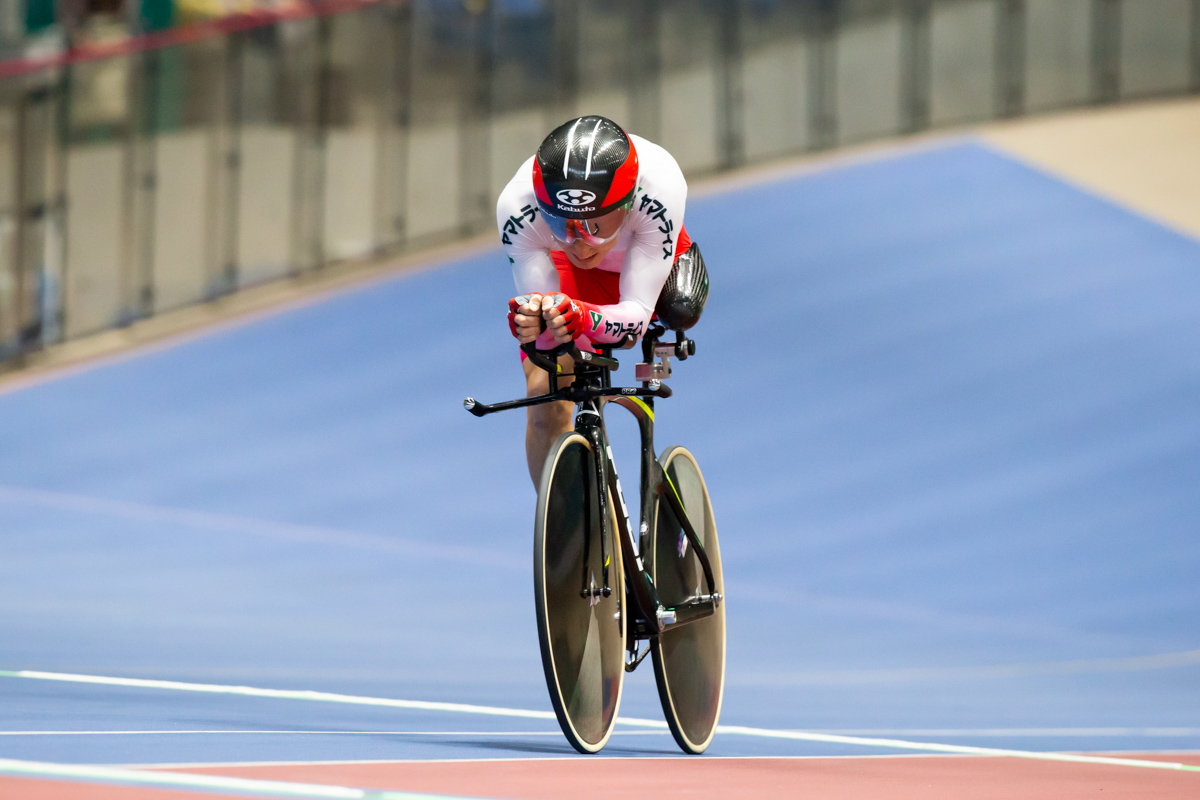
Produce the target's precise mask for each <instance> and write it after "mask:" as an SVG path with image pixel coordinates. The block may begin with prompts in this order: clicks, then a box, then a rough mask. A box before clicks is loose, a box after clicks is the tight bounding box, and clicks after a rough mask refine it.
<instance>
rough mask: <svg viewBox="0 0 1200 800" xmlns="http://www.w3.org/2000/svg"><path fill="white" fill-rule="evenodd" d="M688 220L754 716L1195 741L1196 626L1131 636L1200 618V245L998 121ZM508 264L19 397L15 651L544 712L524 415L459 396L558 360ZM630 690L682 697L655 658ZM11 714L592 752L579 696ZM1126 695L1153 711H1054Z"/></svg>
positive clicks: (781, 183) (698, 383) (144, 670)
mask: <svg viewBox="0 0 1200 800" xmlns="http://www.w3.org/2000/svg"><path fill="white" fill-rule="evenodd" d="M688 229H689V231H690V232H691V233H692V234H693V235H694V236H695V238H696V240H697V241H698V242H699V243H700V245H701V247H702V249H703V251H704V254H705V258H706V261H707V263H708V264H709V268H710V272H711V274H712V276H713V292H712V298H711V301H710V304H709V308H708V310H707V312H706V314H705V318H704V320H703V321H702V322H701V324H700V325H699V326H698V327H697V328H696V329H695V330H694V334H695V338H696V339H697V341H698V347H699V353H698V355H697V357H696V358H695V359H694V360H689V361H687V362H685V363H682V364H678V365H677V366H676V370H675V374H676V377H675V379H674V380H673V381H672V385H673V386H674V388H675V390H676V396H675V397H674V398H672V399H671V400H668V401H665V402H663V403H662V404H661V405H660V414H659V417H660V420H659V425H658V443H659V445H660V447H662V446H666V445H668V444H672V443H675V442H680V443H684V444H687V445H688V447H689V448H690V449H691V450H692V451H693V452H694V453H695V454H696V455H697V457H698V459H699V461H700V463H701V465H702V466H703V468H704V470H705V474H706V477H707V480H708V483H709V486H710V489H711V492H712V496H713V503H714V506H715V509H716V513H717V519H718V522H719V524H720V526H721V537H722V551H723V555H724V559H725V569H726V576H727V578H726V580H727V589H728V595H729V606H728V608H729V647H730V655H729V670H728V684H727V694H726V705H725V710H724V714H723V721H725V722H727V723H730V724H739V725H757V726H764V727H772V728H803V729H826V730H828V729H839V730H888V731H891V732H894V733H897V734H898V735H899V732H900V731H907V733H904V734H903V735H904V736H905V737H906V738H912V739H926V740H929V741H948V742H962V743H969V744H983V745H996V746H1004V747H1021V748H1029V749H1079V750H1100V749H1109V750H1111V749H1139V750H1149V749H1183V748H1197V747H1200V731H1198V730H1197V729H1196V728H1195V727H1192V728H1191V729H1190V732H1189V731H1175V732H1173V733H1172V732H1169V731H1168V732H1164V731H1159V732H1158V734H1159V735H1146V734H1147V732H1146V731H1138V730H1132V729H1139V728H1164V727H1186V726H1195V725H1196V724H1197V720H1198V719H1200V657H1197V654H1196V653H1193V654H1192V655H1191V656H1188V655H1182V656H1169V657H1166V658H1161V659H1157V660H1156V659H1144V660H1140V661H1139V660H1136V659H1139V658H1142V657H1151V656H1160V655H1163V654H1178V653H1187V652H1188V651H1196V650H1197V649H1198V648H1200V629H1198V628H1197V624H1196V621H1197V619H1200V581H1198V580H1197V578H1196V576H1197V575H1198V574H1200V535H1198V534H1200V243H1197V242H1196V241H1193V240H1190V239H1187V238H1185V237H1183V236H1180V235H1177V234H1175V233H1172V232H1170V231H1168V230H1165V229H1164V228H1162V227H1160V226H1158V225H1156V224H1154V223H1152V222H1150V221H1147V220H1145V219H1142V218H1140V217H1138V216H1135V215H1133V214H1131V213H1129V212H1127V211H1125V210H1122V209H1120V208H1117V207H1115V206H1113V205H1110V204H1108V203H1106V202H1103V201H1101V200H1098V199H1096V198H1094V197H1092V196H1089V195H1087V194H1084V193H1082V192H1080V191H1078V190H1076V189H1073V188H1070V187H1068V186H1066V185H1064V184H1062V183H1060V182H1058V181H1056V180H1053V179H1051V178H1049V177H1047V176H1045V175H1043V174H1041V173H1039V172H1036V171H1034V170H1032V169H1030V168H1028V167H1025V166H1023V165H1020V164H1018V163H1015V162H1014V161H1012V160H1010V159H1008V158H1006V157H1003V156H1001V155H998V154H996V153H993V152H991V151H989V150H987V149H984V148H983V147H980V146H978V145H975V144H971V143H952V144H950V145H947V146H943V147H940V148H936V149H932V150H928V151H922V152H908V153H904V152H900V153H897V154H894V155H893V156H891V157H888V158H884V159H881V160H877V161H873V162H870V163H859V164H848V165H844V166H842V167H839V168H836V169H832V170H828V171H824V172H819V173H816V174H810V175H807V176H802V177H793V178H788V179H781V180H777V181H774V182H768V183H762V184H759V185H755V186H752V187H749V188H743V189H740V190H737V191H731V192H726V193H722V194H717V195H712V196H707V197H702V198H697V199H694V200H693V201H692V202H691V203H690V206H689V209H688ZM510 294H511V278H510V275H509V272H508V269H507V265H506V263H505V260H504V258H503V256H502V255H501V254H500V253H499V252H498V251H495V252H489V253H487V254H486V255H483V256H479V257H475V258H470V259H466V260H463V261H460V262H457V263H453V264H449V265H447V266H445V267H443V268H440V269H437V270H433V271H428V272H425V273H421V274H416V275H411V276H408V277H401V278H396V279H394V280H390V281H387V282H385V283H381V284H377V285H374V286H370V287H367V288H363V289H360V290H356V291H352V292H348V293H344V294H340V295H337V296H333V297H331V298H328V299H326V300H324V301H322V302H319V303H316V304H313V305H310V306H307V307H303V308H299V309H295V310H291V311H287V312H286V313H281V314H278V315H275V316H271V317H268V318H265V319H261V320H258V321H254V322H252V323H249V324H246V325H243V326H239V327H236V328H233V329H229V330H223V331H219V332H214V333H212V334H210V335H206V336H204V337H201V338H199V339H196V340H192V341H189V342H186V343H183V344H179V345H177V346H174V347H171V348H168V349H163V350H160V351H157V352H149V353H146V354H143V355H138V356H136V357H134V358H130V359H126V360H122V361H119V362H116V363H109V364H105V365H102V366H98V367H96V368H94V369H90V370H88V371H85V372H82V373H79V374H75V375H70V376H67V377H62V378H59V379H55V380H52V381H50V382H47V383H44V384H42V385H38V386H34V387H31V388H26V389H22V390H19V391H12V392H9V393H7V394H3V395H0V669H10V670H18V669H41V670H53V671H62V672H77V673H86V674H93V675H116V676H127V677H145V678H164V679H175V680H189V681H201V682H211V683H222V684H249V685H252V686H264V687H272V688H300V689H322V690H327V691H335V692H348V693H354V694H363V695H373V696H381V697H400V698H408V699H426V700H436V701H450V702H472V703H483V704H488V705H497V706H509V707H515V708H530V709H543V710H548V709H549V707H550V706H549V702H548V699H547V697H546V690H545V685H544V682H543V679H542V670H541V666H540V662H539V659H538V648H537V638H536V632H535V629H534V619H533V603H532V593H531V566H530V551H531V546H530V545H531V535H530V534H531V520H532V508H533V500H534V498H533V492H532V489H531V487H530V485H529V481H528V478H527V476H526V475H525V467H524V455H523V451H522V437H523V425H524V419H523V415H521V414H518V413H513V414H507V415H499V416H496V417H491V418H488V419H484V420H479V419H475V418H474V417H471V416H469V415H468V414H466V413H464V411H463V410H462V407H461V400H462V398H463V397H464V396H466V395H473V396H476V397H479V398H480V399H484V400H499V399H506V398H508V397H514V396H517V395H518V394H519V393H520V392H521V391H522V388H523V386H522V381H521V379H520V369H519V367H518V365H517V360H516V356H515V354H514V348H513V345H512V341H511V339H510V338H509V336H508V334H507V330H506V328H505V323H504V320H503V313H502V307H503V301H504V300H505V299H507V297H508V296H509V295H510ZM629 355H632V354H627V356H629ZM627 360H629V361H632V360H633V359H632V358H628V359H627ZM626 370H628V372H627V371H626ZM631 373H632V370H631V369H629V367H627V366H626V367H623V368H622V370H621V372H620V373H618V375H620V374H624V375H625V376H626V380H628V379H629V378H631V377H632V374H631ZM620 414H623V412H622V411H620V410H619V409H614V410H613V411H612V412H611V413H610V424H611V425H612V427H613V428H614V429H615V430H614V437H615V438H616V439H617V442H616V445H617V446H618V447H621V446H624V447H625V449H626V451H628V453H627V456H626V457H624V459H623V463H625V464H626V465H627V466H626V468H625V470H624V471H625V473H626V478H625V485H626V487H627V490H629V488H630V487H631V486H632V485H634V484H635V482H636V481H635V475H636V472H635V471H634V470H633V469H632V468H631V467H632V464H633V462H632V461H631V460H630V459H629V458H628V454H631V453H632V450H631V448H630V444H631V443H632V436H633V433H634V428H633V425H632V423H631V422H628V421H626V420H622V419H621V418H620V417H618V416H617V415H620ZM1130 659H1135V660H1130ZM1189 662H1190V663H1189ZM1172 665H1174V666H1172ZM627 685H628V689H627V692H626V697H625V702H624V705H623V708H622V712H623V713H624V714H626V715H628V716H636V717H651V718H661V711H660V710H659V708H658V705H657V698H656V695H655V692H654V687H653V676H652V674H651V672H650V670H649V669H648V668H646V669H642V670H639V671H638V672H637V673H635V674H634V675H633V676H631V679H630V681H629V682H628V684H627ZM0 709H3V713H2V714H0V727H2V728H3V729H5V730H11V731H31V730H52V731H68V730H93V731H94V730H167V729H172V730H174V729H179V730H269V731H297V732H302V731H341V730H361V731H410V732H411V731H416V732H426V733H416V734H414V733H407V734H398V733H397V734H391V735H384V734H374V735H362V736H345V735H334V734H322V733H296V734H287V733H274V734H265V733H264V734H229V733H221V734H176V735H150V734H141V735H127V736H103V737H98V736H74V737H71V736H25V735H22V736H0V757H10V758H29V759H43V760H54V761H81V762H82V761H89V762H124V763H147V762H197V761H245V760H307V759H375V758H459V757H463V758H466V757H472V758H477V757H495V756H523V755H529V754H530V753H533V754H541V753H545V754H548V755H566V754H569V753H571V752H573V751H570V749H569V747H568V746H567V744H566V742H565V740H563V739H562V737H561V735H560V734H558V733H557V729H556V726H555V725H554V723H553V722H544V721H537V720H532V721H529V720H511V719H496V718H490V717H476V716H454V715H446V714H442V713H434V712H415V711H401V710H395V709H375V708H364V707H355V706H339V705H327V704H318V703H302V702H296V701H284V700H268V699H255V698H239V697H214V696H206V695H190V694H182V693H174V692H167V691H159V690H147V689H122V688H114V687H105V686H81V685H69V684H57V683H46V682H39V681H32V680H25V679H17V678H0ZM1098 727H1108V728H1120V729H1123V730H1112V731H1108V732H1107V735H1097V734H1099V733H1103V732H1099V731H1095V730H1092V731H1075V732H1071V731H1063V730H1055V729H1064V728H1068V729H1070V728H1098ZM991 728H1018V729H1030V730H1024V731H1023V732H1010V733H1007V734H1003V735H1001V734H998V733H993V734H992V735H985V734H982V733H980V732H979V731H980V729H991ZM914 729H952V730H939V731H937V732H926V733H917V732H913V731H914ZM520 731H526V732H529V735H524V736H515V735H500V734H504V733H511V732H520ZM954 731H958V732H957V733H955V732H954ZM964 731H974V733H970V732H964ZM429 732H436V733H438V734H439V735H433V734H432V733H429ZM1167 734H1170V735H1167ZM606 752H607V753H610V754H620V755H627V754H630V753H636V754H653V755H659V754H664V753H675V752H677V750H676V748H675V746H674V744H673V742H672V741H671V739H670V737H669V735H666V734H663V733H655V732H649V733H639V734H632V733H630V734H620V735H618V736H617V738H615V739H614V740H613V743H612V745H610V747H609V749H608V750H607V751H606ZM710 752H711V753H713V754H725V755H751V754H763V755H771V754H778V755H786V754H817V753H859V752H878V751H867V750H865V749H861V748H852V747H846V746H834V745H812V744H804V743H799V742H775V741H770V740H755V739H747V738H738V737H736V736H732V735H727V736H721V737H718V738H717V740H716V742H715V743H714V745H713V747H712V749H711V750H710Z"/></svg>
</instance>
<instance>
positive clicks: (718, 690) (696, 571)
mask: <svg viewBox="0 0 1200 800" xmlns="http://www.w3.org/2000/svg"><path fill="white" fill-rule="evenodd" d="M658 461H659V465H660V466H661V467H662V469H663V473H664V475H665V479H666V480H669V481H670V483H671V486H668V487H666V491H668V492H669V491H672V487H674V490H675V491H677V492H678V493H679V498H680V500H681V502H682V504H683V508H684V511H686V512H687V516H688V519H689V520H690V521H691V523H692V527H693V528H694V529H695V531H696V536H697V537H698V538H699V539H700V543H701V544H703V545H704V552H705V553H706V554H707V555H708V559H709V563H710V564H711V565H712V570H713V578H714V579H715V582H716V587H715V588H716V591H717V592H719V593H720V594H721V596H722V598H724V595H725V582H724V580H723V578H722V574H721V549H720V547H719V545H718V544H717V526H716V523H715V522H714V521H713V512H712V505H711V504H710V503H709V500H708V487H706V486H705V485H704V476H702V475H701V474H700V467H699V466H698V465H697V464H696V459H695V458H694V457H693V456H692V454H691V453H689V452H688V451H687V450H685V449H684V448H682V447H671V448H668V449H667V450H666V451H665V452H663V454H662V456H661V457H660V458H659V460H658ZM651 531H652V534H651V536H652V538H651V540H650V543H649V545H650V546H649V548H648V552H649V555H650V558H649V563H648V564H647V565H646V566H647V569H648V570H649V572H650V577H651V578H652V579H653V580H654V585H655V587H656V588H657V590H658V599H659V601H660V602H661V603H662V604H663V605H664V606H665V607H667V608H672V607H675V606H678V605H681V604H683V603H686V602H688V601H689V600H692V599H694V598H696V597H698V596H700V595H704V594H708V591H709V589H708V584H707V581H706V580H705V578H704V570H703V568H702V567H701V565H700V559H698V558H697V557H696V555H695V552H694V551H695V548H694V547H693V546H692V544H691V541H690V540H689V539H688V538H687V537H686V536H685V535H684V532H683V528H682V527H681V526H680V523H679V521H678V520H677V519H676V518H675V512H674V511H673V510H672V509H671V506H670V505H669V504H668V502H667V500H666V499H665V498H664V497H662V496H661V495H660V496H659V499H658V502H657V503H656V504H655V520H654V525H653V526H652V528H651ZM650 652H651V655H653V657H654V677H655V679H656V680H657V682H658V696H659V699H660V700H661V701H662V707H663V713H664V714H665V715H666V717H667V724H668V725H670V727H671V733H672V734H673V735H674V736H675V741H676V743H678V744H679V746H680V747H681V748H682V749H683V750H684V752H687V753H703V752H704V751H705V750H706V749H707V748H708V745H709V744H710V743H711V742H712V738H713V734H714V733H715V732H716V729H717V719H718V717H720V715H721V699H722V697H723V695H724V691H725V602H724V599H722V601H721V604H720V605H719V606H718V607H717V610H716V612H715V613H714V614H713V615H712V616H710V617H705V618H704V619H701V620H698V621H696V622H692V623H689V624H687V625H681V626H679V627H678V628H672V629H669V630H667V631H666V632H665V633H663V634H661V635H660V636H658V637H656V638H655V639H654V641H653V643H652V644H651V649H650Z"/></svg>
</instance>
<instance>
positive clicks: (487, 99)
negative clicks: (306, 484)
mask: <svg viewBox="0 0 1200 800" xmlns="http://www.w3.org/2000/svg"><path fill="white" fill-rule="evenodd" d="M110 5H112V8H111V9H110V8H108V6H104V8H105V9H107V11H106V12H105V13H104V14H101V13H99V12H97V13H96V14H92V15H90V16H88V15H85V16H83V17H78V18H71V19H65V18H63V15H62V13H61V10H62V6H61V5H60V8H59V11H60V13H59V15H58V18H57V22H56V21H55V17H54V16H53V15H49V16H48V14H47V8H52V6H48V5H47V4H46V3H44V2H40V3H33V1H32V0H29V3H28V4H27V5H26V6H25V7H24V11H25V13H24V14H21V13H16V10H19V9H18V8H17V6H13V5H12V4H4V8H5V9H7V10H6V11H5V12H4V13H3V14H0V48H2V49H0V52H2V53H4V54H7V56H6V57H7V58H8V60H7V61H3V62H0V360H8V361H10V362H11V363H19V362H20V359H21V357H22V356H23V355H24V354H27V353H29V352H31V351H34V350H37V349H39V348H43V347H45V346H46V345H48V344H52V343H55V342H58V341H61V340H63V339H66V338H71V337H78V336H83V335H86V334H90V333H93V332H96V331H101V330H104V329H107V328H112V327H114V326H120V325H124V324H128V323H129V322H130V321H132V320H136V319H139V318H143V317H146V316H150V315H154V314H158V313H161V312H163V311H167V310H170V309H174V308H178V307H181V306H185V305H189V304H195V303H199V302H204V301H208V300H212V299H214V298H218V297H221V296H224V295H226V294H229V293H231V292H236V291H239V290H240V289H242V288H244V287H247V286H250V285H254V284H259V283H263V282H265V281H272V280H278V279H281V278H286V277H289V276H297V275H302V274H306V273H311V272H313V271H317V270H320V269H321V268H322V267H324V266H325V265H328V264H330V263H333V262H337V261H347V260H365V259H371V258H375V257H378V256H381V255H385V254H388V253H393V252H398V251H401V250H412V249H418V248H422V247H427V246H429V245H431V244H434V243H438V242H444V241H447V240H452V239H454V238H457V237H462V236H467V235H471V234H474V233H477V232H480V231H483V230H486V229H487V228H489V227H491V226H492V225H493V208H494V202H495V198H496V196H497V195H498V193H499V192H500V190H501V189H502V188H503V186H504V184H505V183H506V182H507V180H508V179H509V178H510V177H511V175H512V173H513V171H514V170H515V169H516V168H517V166H518V165H519V164H520V163H521V162H522V161H524V160H525V159H526V158H528V157H529V155H530V154H531V153H532V152H533V150H534V149H535V148H536V147H537V144H538V143H539V142H540V140H541V138H542V136H544V134H545V133H546V131H548V130H549V129H550V128H551V127H553V126H554V125H555V124H557V123H558V122H560V121H562V120H564V119H567V118H570V117H571V116H575V115H578V114H582V113H602V114H605V115H608V116H610V117H612V118H613V119H615V120H617V121H618V122H619V123H620V124H622V125H624V126H626V127H627V128H628V129H629V130H630V131H632V132H634V133H638V134H641V135H644V136H646V137H648V138H650V139H653V140H655V141H657V142H659V143H661V144H663V145H664V146H665V147H666V148H667V149H668V150H670V151H671V152H672V153H673V154H674V155H675V156H676V158H677V159H678V160H679V162H680V164H681V166H682V167H683V168H684V170H685V171H686V172H687V173H688V174H689V175H693V176H695V175H703V174H708V173H714V172H717V171H720V170H727V169H732V168H737V167H739V166H742V165H744V164H747V163H753V162H758V161H765V160H769V159H775V158H779V157H783V156H787V155H791V154H795V153H801V152H805V151H811V150H817V149H823V148H832V147H837V146H840V145H843V144H848V143H856V142H861V141H866V140H871V139H878V138H883V137H893V136H898V135H903V134H906V133H911V132H915V131H920V130H924V129H927V128H930V127H936V126H953V125H962V124H969V123H976V122H979V121H982V120H989V119H995V118H1002V117H1013V116H1019V115H1022V114H1027V113H1035V112H1045V111H1050V110H1057V109H1063V108H1070V107H1076V106H1083V105H1090V104H1104V103H1116V102H1123V101H1127V100H1140V99H1144V98H1150V97H1161V96H1170V95H1181V94H1186V93H1193V92H1196V91H1197V90H1200V2H1197V0H1038V2H1025V1H1024V0H844V1H842V2H837V1H835V0H792V1H791V2H786V1H785V0H492V2H488V0H411V1H409V2H404V1H402V0H324V2H315V0H314V2H311V3H309V2H302V3H298V4H291V5H288V6H287V7H285V8H283V9H276V10H271V9H269V8H268V9H267V10H259V11H257V12H255V13H254V14H251V15H242V16H234V17H220V18H217V19H215V20H214V19H206V18H205V17H204V14H202V13H200V12H198V11H196V10H195V9H193V8H192V6H195V7H196V8H198V9H200V11H203V10H204V9H205V8H207V6H204V5H203V4H200V5H197V4H195V3H192V4H190V5H188V6H187V8H184V7H183V6H180V7H179V9H183V10H182V11H181V12H180V13H174V12H172V10H171V9H170V8H166V7H165V6H163V4H162V3H157V4H150V5H147V4H142V5H141V6H139V7H138V8H136V9H134V8H125V6H122V5H121V4H120V3H113V4H110ZM10 6H12V7H11V8H10ZM72 7H73V8H74V6H72ZM222 8H223V6H222ZM14 9H16V10H14ZM114 9H115V10H114ZM147 9H149V10H150V11H152V12H153V13H149V12H148V11H147ZM179 9H176V10H177V11H178V10H179ZM189 9H190V10H189ZM10 11H11V12H13V13H9V12H10ZM184 12H186V13H184ZM179 22H182V23H184V24H182V25H180V24H175V23H179ZM172 24H174V27H169V26H171V25H172ZM164 28H165V30H160V29H164ZM155 31H158V32H157V33H155Z"/></svg>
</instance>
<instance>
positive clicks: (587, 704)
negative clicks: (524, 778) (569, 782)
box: [533, 432, 626, 753]
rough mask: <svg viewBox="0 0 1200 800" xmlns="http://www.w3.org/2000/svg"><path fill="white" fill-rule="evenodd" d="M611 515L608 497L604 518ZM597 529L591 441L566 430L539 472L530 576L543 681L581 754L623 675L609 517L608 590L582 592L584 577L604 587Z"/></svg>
mask: <svg viewBox="0 0 1200 800" xmlns="http://www.w3.org/2000/svg"><path fill="white" fill-rule="evenodd" d="M610 497H611V495H610ZM613 513H615V510H614V509H613V506H612V504H611V502H610V503H609V516H610V520H612V515H613ZM603 531H604V529H603V527H602V526H601V525H600V506H599V500H598V498H597V496H596V479H595V458H594V455H593V453H592V447H591V444H590V443H589V442H588V440H587V439H586V438H584V437H583V436H581V435H579V434H578V433H574V432H571V433H565V434H563V435H562V436H560V437H559V438H558V441H557V442H555V443H554V446H553V447H552V448H551V449H550V454H549V455H548V456H547V457H546V466H545V467H544V468H543V470H542V480H541V485H540V487H539V489H538V504H537V521H536V523H535V526H534V546H533V576H534V577H533V580H534V594H535V598H536V603H537V623H538V641H539V642H540V643H541V648H542V667H543V669H544V671H545V673H546V686H547V688H548V689H549V690H550V700H551V702H552V703H553V704H554V713H555V714H556V715H557V716H558V724H559V725H560V726H561V727H562V731H563V733H564V734H565V735H566V737H567V740H568V741H569V742H570V743H571V745H572V746H573V747H574V748H575V749H576V750H578V751H579V752H581V753H595V752H597V751H599V750H600V748H602V747H604V745H605V743H607V742H608V737H609V736H610V735H611V734H612V730H613V726H614V724H615V723H616V720H617V709H618V708H619V707H620V705H621V689H622V685H623V681H624V677H625V626H626V614H625V608H624V604H625V580H624V572H623V570H622V565H621V550H620V542H619V539H618V537H617V535H616V524H615V521H613V524H610V525H609V526H608V532H607V536H608V544H607V554H608V561H609V566H608V586H609V587H610V588H611V589H612V593H611V594H610V595H609V596H608V597H583V596H581V594H580V592H581V589H582V588H583V587H584V585H585V580H586V581H587V585H588V586H591V585H593V584H594V585H595V586H596V587H600V586H602V585H603V577H602V576H603V569H602V561H601V555H600V553H601V548H600V537H601V535H605V534H604V533H603ZM585 560H586V566H585ZM585 570H586V572H585ZM585 574H586V575H587V576H588V577H587V578H586V579H585Z"/></svg>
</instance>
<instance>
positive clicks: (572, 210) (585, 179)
mask: <svg viewBox="0 0 1200 800" xmlns="http://www.w3.org/2000/svg"><path fill="white" fill-rule="evenodd" d="M637 179H638V157H637V150H636V149H635V148H634V146H633V142H632V141H630V139H629V134H627V133H625V131H623V130H621V126H620V125H618V124H617V123H615V122H613V121H612V120H611V119H608V118H607V117H600V116H595V115H593V116H588V117H579V118H577V119H573V120H571V121H570V122H564V123H563V124H562V125H559V126H558V127H557V128H555V129H554V130H553V131H551V132H550V135H549V136H547V137H546V139H545V141H543V142H542V146H541V147H539V148H538V151H537V156H536V157H535V158H534V159H533V191H534V194H536V195H537V201H538V206H539V207H540V208H541V210H542V213H543V214H545V215H547V216H551V217H559V218H562V219H591V218H593V217H600V216H603V215H605V214H608V213H609V212H611V211H615V210H616V209H618V208H622V207H625V208H628V207H629V205H631V204H632V202H633V192H634V189H635V188H636V187H637Z"/></svg>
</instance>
